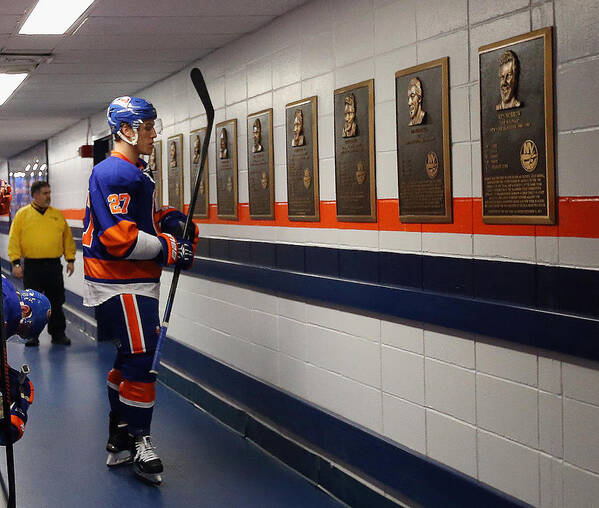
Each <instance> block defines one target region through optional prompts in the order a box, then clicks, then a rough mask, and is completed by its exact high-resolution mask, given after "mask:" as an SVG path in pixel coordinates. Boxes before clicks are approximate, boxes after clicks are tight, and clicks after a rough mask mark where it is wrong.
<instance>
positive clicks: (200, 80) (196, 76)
mask: <svg viewBox="0 0 599 508" xmlns="http://www.w3.org/2000/svg"><path fill="white" fill-rule="evenodd" d="M190 76H191V82H192V83H193V86H194V87H195V89H196V92H197V93H198V95H199V97H200V100H201V101H202V105H203V106H204V109H205V110H206V115H207V116H208V117H209V118H214V108H213V107H212V101H211V100H210V94H209V93H208V87H207V86H206V82H205V81H204V76H202V72H201V71H200V69H198V68H197V67H194V68H193V69H191V72H190Z"/></svg>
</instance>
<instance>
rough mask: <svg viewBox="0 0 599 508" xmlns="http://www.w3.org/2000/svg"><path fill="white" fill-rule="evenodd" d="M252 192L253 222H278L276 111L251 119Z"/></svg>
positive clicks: (249, 141) (250, 198)
mask: <svg viewBox="0 0 599 508" xmlns="http://www.w3.org/2000/svg"><path fill="white" fill-rule="evenodd" d="M247 128H248V130H247V132H248V136H247V139H248V146H247V148H248V192H249V200H250V218H251V219H274V218H275V172H274V156H273V141H272V108H270V109H265V110H264V111H258V112H257V113H252V114H251V115H248V117H247Z"/></svg>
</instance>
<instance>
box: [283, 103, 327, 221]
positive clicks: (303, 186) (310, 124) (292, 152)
mask: <svg viewBox="0 0 599 508" xmlns="http://www.w3.org/2000/svg"><path fill="white" fill-rule="evenodd" d="M317 118H318V98H317V97H316V96H313V97H308V98H307V99H302V100H299V101H295V102H292V103H290V104H287V106H286V107H285V130H286V139H287V145H286V147H287V203H288V217H289V220H302V221H318V220H320V197H319V192H318V127H317Z"/></svg>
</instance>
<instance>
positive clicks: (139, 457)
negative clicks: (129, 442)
mask: <svg viewBox="0 0 599 508" xmlns="http://www.w3.org/2000/svg"><path fill="white" fill-rule="evenodd" d="M134 443H135V458H134V459H133V470H134V471H135V474H136V475H137V477H138V478H140V479H142V480H144V481H147V482H149V483H153V484H155V485H160V483H162V474H161V473H162V470H163V468H162V461H161V460H160V457H158V455H157V454H156V451H155V448H154V446H153V445H152V441H151V439H150V436H135V441H134Z"/></svg>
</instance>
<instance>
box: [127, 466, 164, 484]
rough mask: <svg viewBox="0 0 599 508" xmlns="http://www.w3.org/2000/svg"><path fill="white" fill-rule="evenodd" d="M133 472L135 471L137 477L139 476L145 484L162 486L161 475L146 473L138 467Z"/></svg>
mask: <svg viewBox="0 0 599 508" xmlns="http://www.w3.org/2000/svg"><path fill="white" fill-rule="evenodd" d="M133 470H134V471H135V476H137V477H138V478H139V479H140V480H141V481H143V482H146V483H150V484H152V485H160V484H161V483H162V474H161V473H154V474H152V473H144V472H143V471H140V470H139V469H138V468H136V467H134V468H133Z"/></svg>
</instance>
